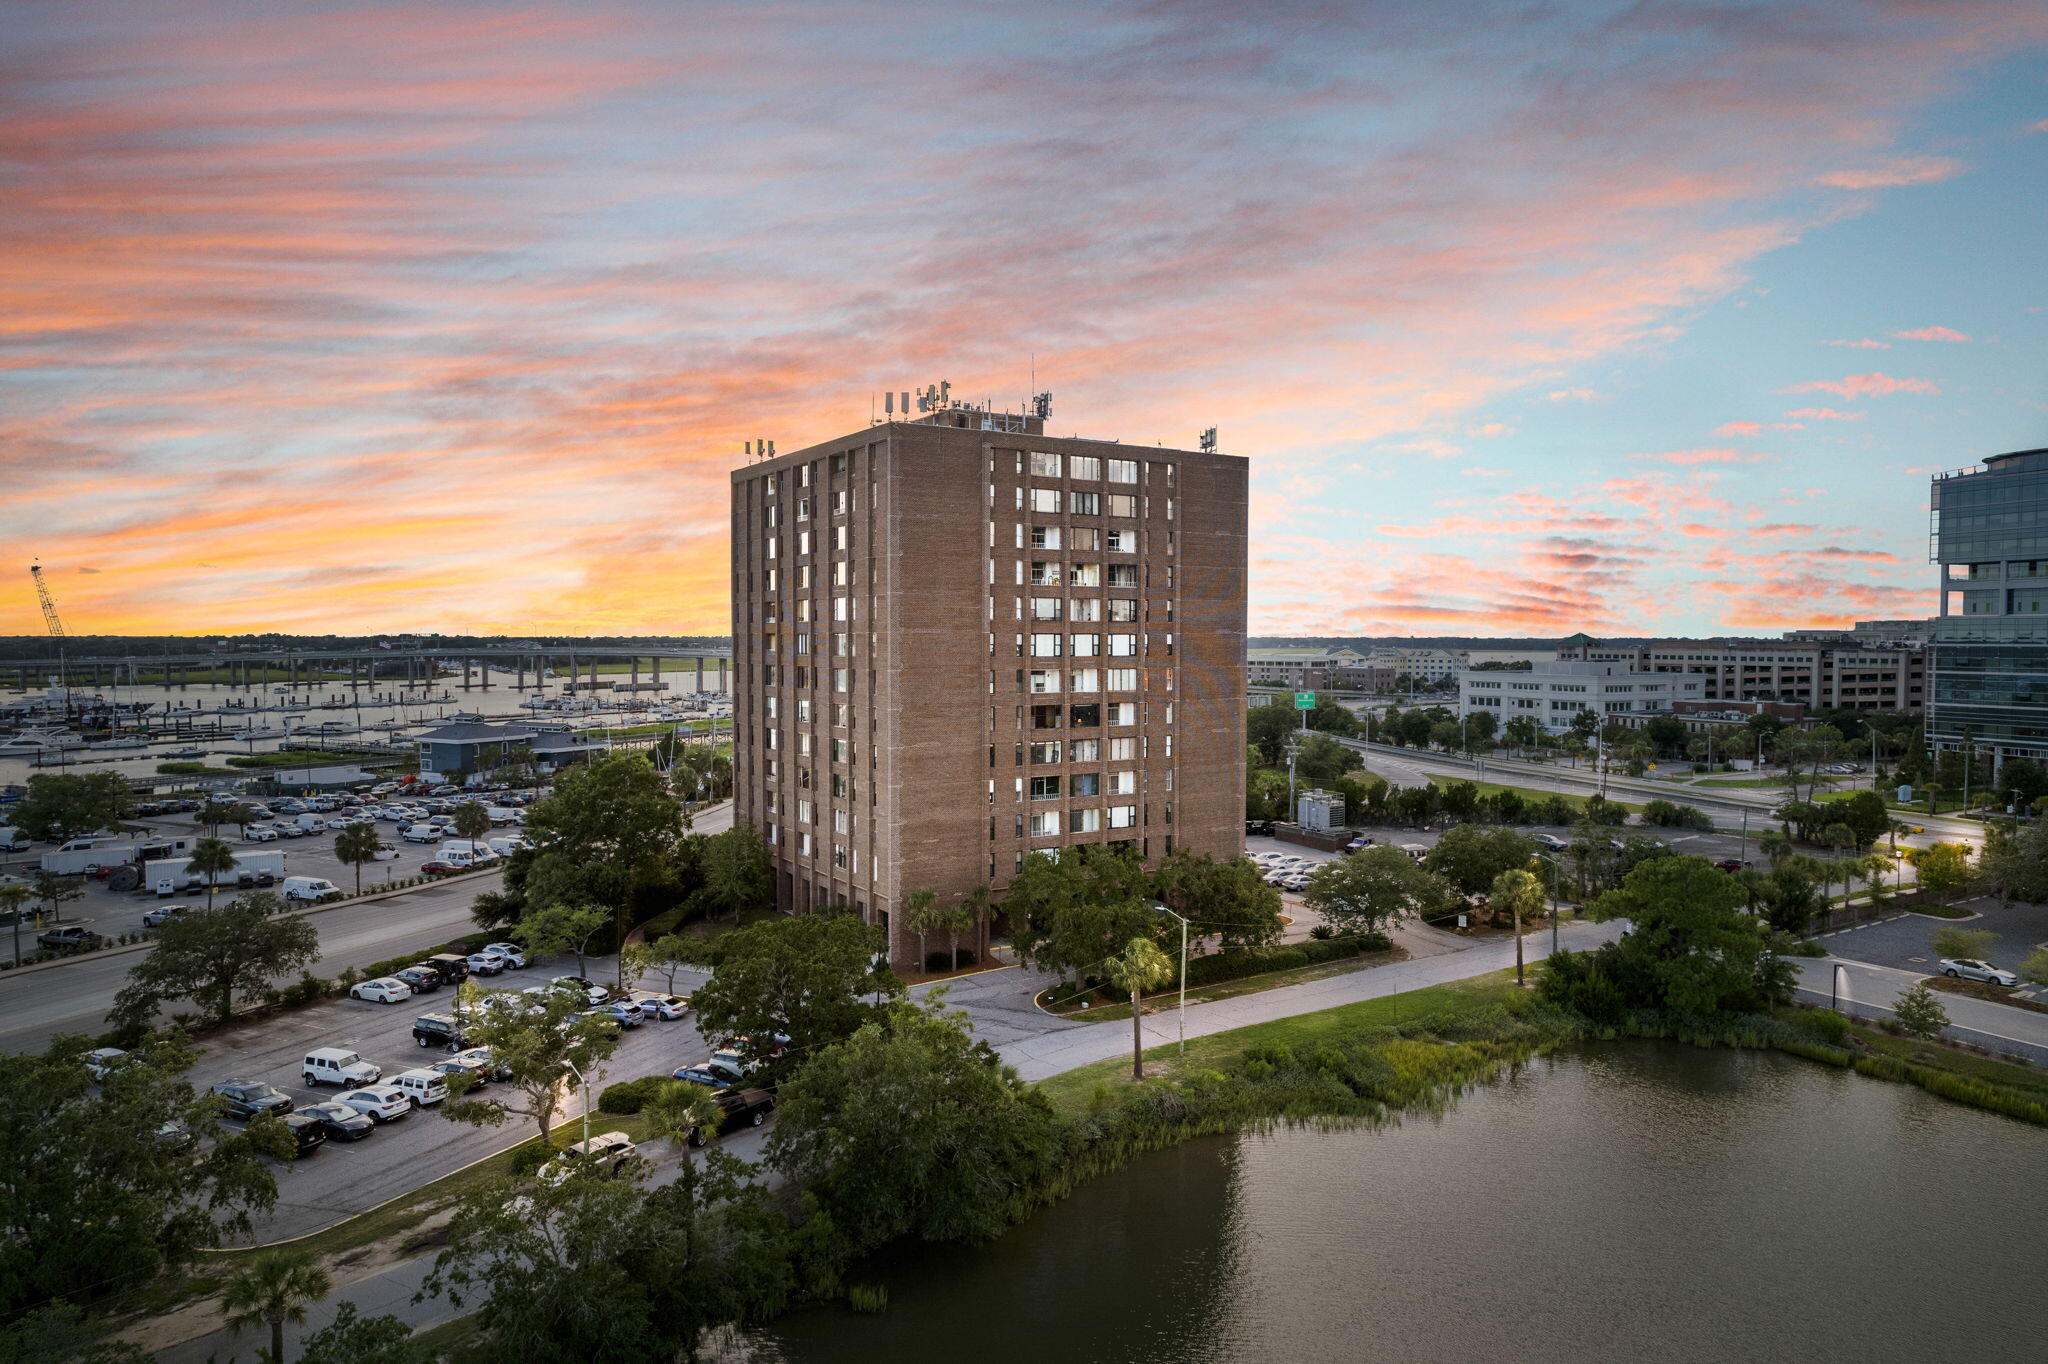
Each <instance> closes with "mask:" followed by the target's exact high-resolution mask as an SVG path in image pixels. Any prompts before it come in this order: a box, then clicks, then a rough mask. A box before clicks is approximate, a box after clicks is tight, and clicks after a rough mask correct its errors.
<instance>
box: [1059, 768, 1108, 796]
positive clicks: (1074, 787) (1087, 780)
mask: <svg viewBox="0 0 2048 1364" xmlns="http://www.w3.org/2000/svg"><path fill="white" fill-rule="evenodd" d="M1067 794H1068V795H1071V796H1099V795H1101V794H1102V774H1101V773H1099V772H1076V773H1075V774H1074V775H1073V776H1072V777H1071V778H1069V779H1068V781H1067Z"/></svg>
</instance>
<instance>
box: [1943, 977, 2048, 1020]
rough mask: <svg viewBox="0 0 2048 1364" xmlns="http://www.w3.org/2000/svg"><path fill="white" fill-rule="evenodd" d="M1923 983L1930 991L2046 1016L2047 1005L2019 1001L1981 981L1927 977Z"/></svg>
mask: <svg viewBox="0 0 2048 1364" xmlns="http://www.w3.org/2000/svg"><path fill="white" fill-rule="evenodd" d="M1925 983H1926V985H1927V988H1928V989H1930V990H1945V991H1947V992H1948V993H1949V994H1952V995H1968V996H1969V997H1970V998H1972V999H1981V1000H1983V1001H1984V1002H1985V1003H1987V1004H2003V1005H2004V1006H2005V1007H2006V1008H2008V1009H2030V1010H2032V1011H2033V1012H2035V1013H2037V1014H2048V1004H2043V1003H2041V1002H2040V1001H2039V1000H2034V999H2021V998H2019V997H2018V996H2016V995H2014V994H2013V992H2012V991H2010V990H2008V989H2005V988H2004V987H2003V986H1998V985H1990V984H1987V983H1985V982H1984V981H1981V980H1959V979H1952V978H1951V977H1948V976H1929V977H1928V978H1927V980H1926V982H1925Z"/></svg>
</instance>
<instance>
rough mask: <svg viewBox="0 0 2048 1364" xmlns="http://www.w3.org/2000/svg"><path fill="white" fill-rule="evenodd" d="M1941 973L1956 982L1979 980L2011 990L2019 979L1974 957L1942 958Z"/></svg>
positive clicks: (2001, 968)
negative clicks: (1954, 979)
mask: <svg viewBox="0 0 2048 1364" xmlns="http://www.w3.org/2000/svg"><path fill="white" fill-rule="evenodd" d="M1941 973H1942V974H1943V975H1944V976H1953V977H1954V978H1956V979H1957V980H1981V981H1983V982H1984V983H1985V984H1986V985H2003V986H2006V987H2007V988H2011V987H2012V986H2015V985H2017V984H2019V983H2020V978H2019V977H2018V976H2016V975H2014V974H2013V973H2012V972H2010V971H2008V970H2005V969H2004V968H2003V967H1998V966H1993V965H1992V964H1991V963H1990V962H1988V961H1978V960H1977V959H1976V958H1975V957H1943V958H1942V959H1941Z"/></svg>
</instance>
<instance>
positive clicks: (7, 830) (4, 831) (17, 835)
mask: <svg viewBox="0 0 2048 1364" xmlns="http://www.w3.org/2000/svg"><path fill="white" fill-rule="evenodd" d="M27 846H28V835H26V834H24V833H23V832H22V831H21V830H19V829H17V828H15V827H14V826H13V825H12V824H0V852H12V851H13V850H14V849H16V848H26V847H27Z"/></svg>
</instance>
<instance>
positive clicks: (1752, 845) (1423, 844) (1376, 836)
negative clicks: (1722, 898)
mask: <svg viewBox="0 0 2048 1364" xmlns="http://www.w3.org/2000/svg"><path fill="white" fill-rule="evenodd" d="M1360 832H1362V833H1364V834H1365V835H1366V837H1368V838H1370V839H1372V840H1373V842H1375V843H1380V844H1388V845H1391V846H1393V847H1396V848H1405V847H1419V848H1433V847H1435V846H1436V841H1437V840H1438V839H1439V838H1441V837H1443V829H1442V828H1441V827H1439V828H1431V829H1397V828H1368V829H1363V830H1361V831H1360ZM1516 832H1518V833H1524V834H1527V835H1529V836H1530V837H1532V838H1536V837H1539V836H1542V835H1548V836H1549V837H1552V838H1555V839H1558V840H1560V841H1562V842H1566V843H1569V842H1570V841H1571V840H1572V839H1573V838H1574V837H1575V836H1576V831H1575V830H1573V829H1569V828H1560V827H1541V828H1519V827H1518V828H1517V829H1516ZM1760 832H1762V830H1761V829H1756V830H1752V831H1751V832H1750V836H1749V837H1748V838H1747V839H1744V838H1742V837H1741V836H1740V835H1739V834H1724V833H1706V832H1702V831H1700V830H1696V829H1656V828H1646V827H1642V826H1638V825H1633V824H1632V825H1629V826H1628V827H1626V828H1620V829H1615V830H1613V831H1612V835H1611V836H1612V837H1615V838H1620V839H1629V838H1654V839H1656V840H1657V841H1658V842H1660V843H1663V844H1665V845H1667V846H1668V847H1670V848H1672V849H1674V850H1675V851H1677V852H1681V853H1684V854H1686V855H1688V856H1691V857H1704V858H1707V859H1708V860H1710V861H1716V862H1718V861H1723V860H1737V861H1749V862H1755V863H1758V864H1761V863H1762V861H1763V859H1762V857H1761V856H1760V855H1759V854H1758V852H1757V843H1756V835H1757V834H1758V833H1760ZM1244 849H1245V851H1246V852H1247V853H1261V852H1268V853H1284V854H1289V855H1292V856H1295V857H1305V858H1308V859H1310V860H1311V861H1314V862H1325V861H1328V860H1330V859H1332V858H1335V857H1339V856H1341V855H1342V854H1340V853H1334V852H1324V851H1322V850H1321V849H1319V848H1305V847H1303V846H1301V845H1300V844H1298V843H1288V842H1286V841H1284V840H1282V839H1278V838H1269V837H1265V836H1263V835H1259V834H1252V835H1248V836H1247V837H1246V838H1245V841H1244Z"/></svg>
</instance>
